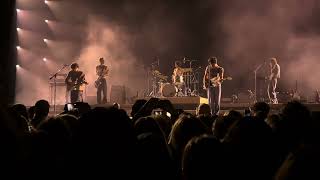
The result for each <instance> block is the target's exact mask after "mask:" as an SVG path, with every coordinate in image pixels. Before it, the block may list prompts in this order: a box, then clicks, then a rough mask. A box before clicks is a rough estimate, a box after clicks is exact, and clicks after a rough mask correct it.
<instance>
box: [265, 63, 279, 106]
mask: <svg viewBox="0 0 320 180" xmlns="http://www.w3.org/2000/svg"><path fill="white" fill-rule="evenodd" d="M269 72H270V74H269V83H268V89H267V93H268V98H269V101H270V103H271V104H278V99H277V94H276V88H277V83H278V79H279V78H280V66H279V64H278V62H277V59H276V58H270V69H269ZM270 91H271V92H270ZM270 93H271V94H272V95H270Z"/></svg>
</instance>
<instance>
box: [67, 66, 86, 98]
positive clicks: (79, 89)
mask: <svg viewBox="0 0 320 180" xmlns="http://www.w3.org/2000/svg"><path fill="white" fill-rule="evenodd" d="M70 67H71V71H69V73H68V75H67V77H66V79H65V83H66V85H67V92H70V102H71V103H76V102H79V101H83V96H82V94H83V90H84V85H85V84H88V83H87V82H86V81H85V74H84V73H83V72H82V71H79V65H78V64H77V63H72V64H71V66H70Z"/></svg>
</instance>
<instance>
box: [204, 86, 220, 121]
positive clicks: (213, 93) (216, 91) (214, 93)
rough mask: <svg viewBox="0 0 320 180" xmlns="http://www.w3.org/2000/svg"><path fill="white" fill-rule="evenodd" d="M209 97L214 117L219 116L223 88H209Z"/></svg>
mask: <svg viewBox="0 0 320 180" xmlns="http://www.w3.org/2000/svg"><path fill="white" fill-rule="evenodd" d="M207 95H208V103H209V106H210V108H211V113H212V115H218V114H219V111H220V99H221V86H217V87H209V88H208V89H207Z"/></svg>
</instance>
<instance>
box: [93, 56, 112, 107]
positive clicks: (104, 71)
mask: <svg viewBox="0 0 320 180" xmlns="http://www.w3.org/2000/svg"><path fill="white" fill-rule="evenodd" d="M99 62H100V65H98V66H96V73H97V76H98V79H97V80H96V81H95V87H96V88H97V103H98V104H101V103H107V80H106V76H107V75H108V72H109V69H108V66H106V65H104V59H103V58H100V59H99ZM101 93H102V95H103V97H102V101H101Z"/></svg>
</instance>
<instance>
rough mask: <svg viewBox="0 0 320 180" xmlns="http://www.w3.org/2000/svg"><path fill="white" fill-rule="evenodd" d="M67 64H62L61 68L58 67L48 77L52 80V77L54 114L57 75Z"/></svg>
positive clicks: (54, 110) (54, 108) (54, 109)
mask: <svg viewBox="0 0 320 180" xmlns="http://www.w3.org/2000/svg"><path fill="white" fill-rule="evenodd" d="M67 66H69V65H67V64H64V65H63V67H62V68H60V69H59V70H58V71H57V72H56V73H54V74H53V75H52V76H51V77H50V78H49V80H52V79H53V88H54V89H53V112H54V114H56V95H57V81H56V79H57V75H58V73H59V72H60V71H62V70H63V69H64V68H66V67H67ZM51 95H52V92H51Z"/></svg>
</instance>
